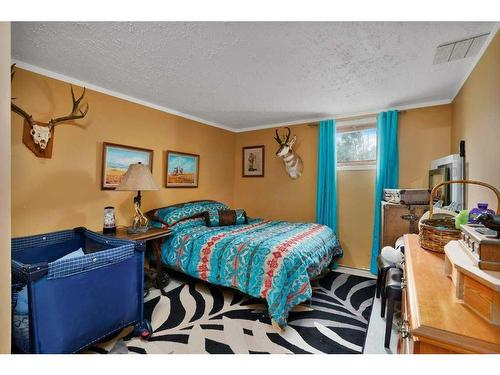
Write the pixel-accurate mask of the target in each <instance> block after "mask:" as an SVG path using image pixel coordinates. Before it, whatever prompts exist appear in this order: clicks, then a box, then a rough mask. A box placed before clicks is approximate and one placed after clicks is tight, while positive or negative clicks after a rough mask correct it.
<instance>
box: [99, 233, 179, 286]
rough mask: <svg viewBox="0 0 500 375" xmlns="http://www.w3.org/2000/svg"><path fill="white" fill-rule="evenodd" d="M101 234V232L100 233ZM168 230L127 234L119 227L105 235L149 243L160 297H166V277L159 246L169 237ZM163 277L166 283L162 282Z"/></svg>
mask: <svg viewBox="0 0 500 375" xmlns="http://www.w3.org/2000/svg"><path fill="white" fill-rule="evenodd" d="M101 233H102V232H101ZM170 233H171V231H170V229H164V228H151V229H149V230H148V231H147V232H144V233H135V234H129V233H127V228H125V227H120V228H117V229H116V233H113V234H106V235H107V236H110V237H116V238H122V239H125V240H129V241H141V242H151V247H152V249H153V253H154V257H155V263H156V288H158V289H160V291H161V294H162V295H164V296H165V295H167V293H166V292H165V290H164V288H165V286H166V284H168V275H166V274H165V275H164V274H163V265H162V262H161V245H162V244H163V241H165V239H166V238H167V237H168V236H170ZM164 277H165V279H166V281H165V282H164Z"/></svg>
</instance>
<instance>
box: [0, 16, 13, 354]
mask: <svg viewBox="0 0 500 375" xmlns="http://www.w3.org/2000/svg"><path fill="white" fill-rule="evenodd" d="M9 73H10V22H0V332H1V333H2V334H1V335H0V354H5V353H10V306H11V303H10V126H9V124H10V79H9V77H10V75H9Z"/></svg>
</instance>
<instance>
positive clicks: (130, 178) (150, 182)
mask: <svg viewBox="0 0 500 375" xmlns="http://www.w3.org/2000/svg"><path fill="white" fill-rule="evenodd" d="M116 190H125V191H137V190H160V187H159V186H158V185H157V184H156V182H155V180H154V179H153V175H152V174H151V171H150V170H149V167H148V166H147V165H145V164H141V163H138V164H130V165H129V166H128V169H127V172H126V173H125V175H124V176H123V178H122V180H121V182H120V185H118V186H117V187H116Z"/></svg>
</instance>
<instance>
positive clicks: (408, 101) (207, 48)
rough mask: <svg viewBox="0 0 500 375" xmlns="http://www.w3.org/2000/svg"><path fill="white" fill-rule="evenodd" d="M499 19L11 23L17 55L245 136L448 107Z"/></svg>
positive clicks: (19, 58)
mask: <svg viewBox="0 0 500 375" xmlns="http://www.w3.org/2000/svg"><path fill="white" fill-rule="evenodd" d="M494 27H495V25H494V24H493V23H479V22H467V23H460V22H451V23H450V22H443V23H441V22H439V23H421V22H415V23H382V22H379V23H373V22H355V23H349V22H320V23H310V22H289V23H286V22H243V23H235V22H213V23H210V22H187V23H184V22H158V23H156V22H145V23H140V22H134V23H128V22H127V23H115V22H103V23H80V22H71V23H59V22H57V23H47V22H40V23H38V22H35V23H31V22H28V23H17V22H16V23H13V27H12V54H13V58H14V59H16V60H18V61H21V62H24V63H27V64H31V65H34V66H36V67H39V68H43V69H46V70H49V71H52V72H55V73H59V74H61V75H64V76H68V77H72V78H74V79H77V80H80V81H83V82H86V83H88V84H90V85H95V86H99V87H102V88H105V89H108V90H112V91H115V92H117V93H121V94H123V95H127V96H129V97H132V98H136V99H139V100H141V101H144V102H148V103H151V104H154V105H156V106H160V107H164V108H169V109H171V110H173V111H175V112H177V113H182V114H186V115H188V116H190V117H195V118H198V119H200V120H201V121H203V122H206V123H215V124H218V125H221V126H225V127H228V128H232V129H235V130H240V129H243V128H251V127H258V126H263V125H269V124H276V123H287V122H298V121H307V120H312V119H317V118H324V117H328V116H338V115H343V114H354V113H361V112H367V111H375V110H379V109H384V108H390V107H398V106H407V105H417V104H420V103H426V102H435V101H445V100H450V99H452V98H453V96H454V95H455V94H456V92H457V90H458V89H459V87H460V85H461V84H462V82H463V80H464V79H465V78H466V75H467V74H468V73H469V72H470V70H471V68H472V66H473V64H474V63H475V62H476V60H477V57H476V58H473V57H469V58H466V59H463V60H458V61H453V62H449V63H445V64H440V65H433V58H434V54H435V50H436V47H437V46H438V45H440V44H443V43H446V42H450V41H453V40H456V39H461V38H466V37H469V36H473V35H476V34H480V33H485V32H489V31H491V30H492V29H493V28H494Z"/></svg>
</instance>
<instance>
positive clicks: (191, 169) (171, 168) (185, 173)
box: [165, 151, 200, 188]
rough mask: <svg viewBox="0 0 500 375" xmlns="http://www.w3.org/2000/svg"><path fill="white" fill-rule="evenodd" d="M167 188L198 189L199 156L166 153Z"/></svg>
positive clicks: (183, 153)
mask: <svg viewBox="0 0 500 375" xmlns="http://www.w3.org/2000/svg"><path fill="white" fill-rule="evenodd" d="M166 169H167V173H166V181H165V187H167V188H195V187H198V177H199V170H200V155H196V154H188V153H185V152H178V151H167V165H166Z"/></svg>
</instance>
